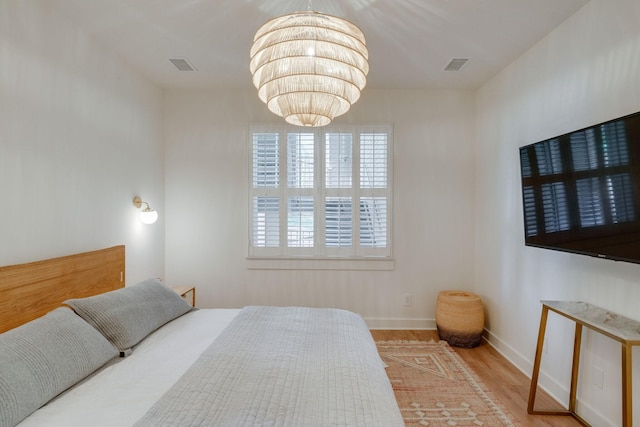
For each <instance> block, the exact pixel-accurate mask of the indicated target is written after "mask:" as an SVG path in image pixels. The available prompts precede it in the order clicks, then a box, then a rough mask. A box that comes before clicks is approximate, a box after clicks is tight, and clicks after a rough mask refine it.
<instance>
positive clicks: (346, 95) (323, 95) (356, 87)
mask: <svg viewBox="0 0 640 427" xmlns="http://www.w3.org/2000/svg"><path fill="white" fill-rule="evenodd" d="M250 56H251V62H250V64H249V68H250V70H251V74H252V75H253V84H254V85H255V87H256V88H257V89H258V96H259V98H260V99H261V100H262V102H264V103H265V104H267V108H268V109H269V110H270V111H271V112H273V113H274V114H277V115H278V116H281V117H284V119H285V120H286V121H287V123H290V124H293V125H298V126H325V125H327V124H329V123H331V121H332V120H333V118H334V117H337V116H340V115H342V114H344V113H346V112H347V111H348V110H349V108H350V107H351V105H352V104H353V103H355V102H356V101H357V100H358V99H359V98H360V91H361V90H362V89H363V88H364V86H365V84H366V82H367V74H368V72H369V63H368V56H369V53H368V51H367V47H366V44H365V39H364V34H363V33H362V31H360V29H359V28H358V27H357V26H355V25H354V24H352V23H350V22H349V21H346V20H344V19H341V18H337V17H335V16H331V15H326V14H323V13H320V12H312V11H307V12H295V13H292V14H288V15H284V16H281V17H279V18H274V19H271V20H269V21H267V22H266V23H265V24H264V25H263V26H262V27H260V29H259V30H258V31H257V32H256V35H255V37H254V39H253V46H252V47H251V53H250Z"/></svg>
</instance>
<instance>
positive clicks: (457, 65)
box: [444, 58, 469, 71]
mask: <svg viewBox="0 0 640 427" xmlns="http://www.w3.org/2000/svg"><path fill="white" fill-rule="evenodd" d="M467 61H469V58H453V59H452V60H451V62H449V64H448V65H447V66H446V67H444V71H460V70H462V67H464V65H465V64H466V63H467Z"/></svg>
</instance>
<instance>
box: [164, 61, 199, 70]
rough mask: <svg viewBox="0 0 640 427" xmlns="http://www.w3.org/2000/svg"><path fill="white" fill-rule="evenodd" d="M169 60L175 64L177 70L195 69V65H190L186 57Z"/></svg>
mask: <svg viewBox="0 0 640 427" xmlns="http://www.w3.org/2000/svg"><path fill="white" fill-rule="evenodd" d="M169 61H171V63H172V64H173V65H175V67H176V68H177V69H178V71H197V70H196V67H194V66H193V65H191V63H190V62H189V61H188V60H187V59H186V58H169Z"/></svg>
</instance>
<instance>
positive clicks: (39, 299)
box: [0, 246, 125, 333]
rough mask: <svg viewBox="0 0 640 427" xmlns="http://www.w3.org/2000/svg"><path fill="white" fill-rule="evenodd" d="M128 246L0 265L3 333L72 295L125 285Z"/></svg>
mask: <svg viewBox="0 0 640 427" xmlns="http://www.w3.org/2000/svg"><path fill="white" fill-rule="evenodd" d="M124 255H125V252H124V246H114V247H111V248H107V249H100V250H97V251H92V252H84V253H80V254H75V255H68V256H64V257H59V258H52V259H47V260H43V261H36V262H30V263H27V264H18V265H9V266H6V267H0V333H2V332H5V331H7V330H9V329H12V328H15V327H16V326H20V325H22V324H23V323H26V322H29V321H30V320H33V319H35V318H38V317H40V316H43V315H45V314H46V313H48V312H49V311H51V310H53V309H54V308H56V307H59V306H60V305H61V303H62V302H63V301H65V300H67V299H69V298H85V297H89V296H92V295H97V294H101V293H103V292H108V291H112V290H115V289H118V288H122V287H124V278H125V275H124V260H125V257H124Z"/></svg>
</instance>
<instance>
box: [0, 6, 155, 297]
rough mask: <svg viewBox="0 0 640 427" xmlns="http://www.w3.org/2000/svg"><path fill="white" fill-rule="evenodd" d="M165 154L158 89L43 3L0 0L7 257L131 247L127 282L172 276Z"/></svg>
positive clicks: (2, 210) (1, 215) (0, 164)
mask: <svg viewBox="0 0 640 427" xmlns="http://www.w3.org/2000/svg"><path fill="white" fill-rule="evenodd" d="M163 157H164V153H163V137H162V92H161V91H160V90H159V89H158V88H157V87H155V86H153V85H151V84H150V83H148V81H146V80H145V79H144V78H142V77H141V76H139V75H138V74H136V73H135V72H133V71H132V70H131V69H130V68H128V67H127V65H126V64H124V63H123V62H122V61H120V60H119V59H118V58H117V57H115V56H114V55H112V54H110V53H108V52H107V51H105V50H104V49H103V48H102V47H101V46H100V45H97V44H96V43H94V42H93V41H92V40H90V39H89V38H88V37H87V36H86V35H85V34H84V33H83V32H82V31H80V30H78V29H76V28H75V27H74V26H73V25H72V24H70V23H69V22H66V21H65V20H64V19H63V18H61V17H60V16H59V15H57V14H56V13H55V12H52V11H51V10H48V9H45V8H43V7H42V6H41V2H35V1H20V0H6V1H4V0H3V1H1V2H0V265H9V264H15V263H21V262H27V261H35V260H37V259H44V258H50V257H54V256H61V255H68V254H71V253H76V252H83V251H87V250H94V249H100V248H104V247H109V246H113V245H119V244H125V245H126V247H127V283H129V284H131V283H134V282H137V281H139V280H143V279H145V278H147V277H150V276H158V275H161V274H162V273H163V272H164V221H165V219H164V212H163V210H164V165H163ZM136 194H140V195H141V196H142V197H143V198H144V199H145V200H148V201H149V202H150V203H151V205H152V207H154V208H156V209H157V210H158V211H159V212H160V220H159V221H158V223H156V224H155V225H154V226H151V227H149V226H147V227H143V224H141V223H140V222H139V221H138V219H137V211H136V209H135V208H134V207H133V204H132V199H133V197H134V196H135V195H136Z"/></svg>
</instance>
